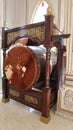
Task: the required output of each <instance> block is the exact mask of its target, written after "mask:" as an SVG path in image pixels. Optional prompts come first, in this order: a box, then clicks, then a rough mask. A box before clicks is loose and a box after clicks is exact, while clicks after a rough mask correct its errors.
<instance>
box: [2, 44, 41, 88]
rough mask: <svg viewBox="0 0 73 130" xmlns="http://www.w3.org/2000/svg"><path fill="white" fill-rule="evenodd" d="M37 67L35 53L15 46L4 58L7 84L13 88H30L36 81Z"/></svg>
mask: <svg viewBox="0 0 73 130" xmlns="http://www.w3.org/2000/svg"><path fill="white" fill-rule="evenodd" d="M39 67H40V66H39V63H38V60H37V57H36V55H35V53H34V52H33V51H32V50H31V49H30V48H28V47H24V46H16V47H14V48H12V49H10V50H9V51H8V52H7V54H6V56H5V63H4V70H5V75H6V78H7V79H8V81H9V84H10V85H11V86H13V87H15V88H19V89H28V88H30V87H32V85H34V84H35V83H36V81H37V80H38V77H39V70H40V69H39Z"/></svg>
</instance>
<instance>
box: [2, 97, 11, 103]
mask: <svg viewBox="0 0 73 130" xmlns="http://www.w3.org/2000/svg"><path fill="white" fill-rule="evenodd" d="M9 101H10V99H9V98H2V102H4V103H7V102H9Z"/></svg>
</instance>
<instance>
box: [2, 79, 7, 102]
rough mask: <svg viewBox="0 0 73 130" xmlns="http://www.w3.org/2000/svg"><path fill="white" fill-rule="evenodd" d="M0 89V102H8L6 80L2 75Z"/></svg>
mask: <svg viewBox="0 0 73 130" xmlns="http://www.w3.org/2000/svg"><path fill="white" fill-rule="evenodd" d="M2 90H3V95H2V102H4V103H6V102H9V96H8V87H7V80H6V79H5V78H4V77H3V78H2Z"/></svg>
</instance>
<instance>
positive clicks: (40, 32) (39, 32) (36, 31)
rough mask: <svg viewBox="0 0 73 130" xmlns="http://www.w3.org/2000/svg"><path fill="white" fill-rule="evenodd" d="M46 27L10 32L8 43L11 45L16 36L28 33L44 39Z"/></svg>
mask: <svg viewBox="0 0 73 130" xmlns="http://www.w3.org/2000/svg"><path fill="white" fill-rule="evenodd" d="M44 32H45V27H44V26H41V27H33V28H30V29H23V30H20V31H17V32H10V33H8V35H7V44H8V45H9V44H10V42H12V41H13V40H14V39H15V38H16V37H18V36H24V35H28V36H31V37H37V38H38V39H39V40H41V41H44Z"/></svg>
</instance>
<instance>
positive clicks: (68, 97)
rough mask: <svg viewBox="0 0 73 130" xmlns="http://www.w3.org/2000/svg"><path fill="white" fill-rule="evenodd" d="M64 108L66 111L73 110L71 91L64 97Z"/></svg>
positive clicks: (72, 92) (72, 93)
mask: <svg viewBox="0 0 73 130" xmlns="http://www.w3.org/2000/svg"><path fill="white" fill-rule="evenodd" d="M64 106H65V108H67V109H73V91H71V90H70V89H68V90H67V91H66V92H65V95H64Z"/></svg>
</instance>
